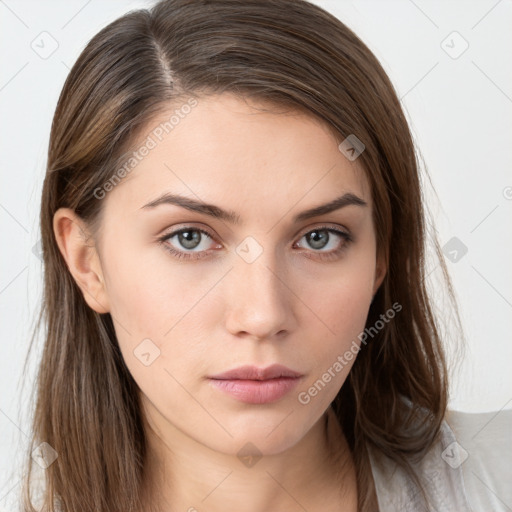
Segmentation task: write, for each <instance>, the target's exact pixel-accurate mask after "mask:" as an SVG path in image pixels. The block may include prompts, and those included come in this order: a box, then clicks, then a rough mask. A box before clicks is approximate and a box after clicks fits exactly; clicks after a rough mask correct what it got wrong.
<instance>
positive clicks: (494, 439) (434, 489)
mask: <svg viewBox="0 0 512 512" xmlns="http://www.w3.org/2000/svg"><path fill="white" fill-rule="evenodd" d="M370 461H371V465H372V472H373V477H374V481H375V488H376V492H377V499H378V502H379V512H420V511H421V512H425V508H424V507H422V506H421V501H420V497H421V495H420V494H419V491H418V490H417V488H416V487H415V485H414V484H413V481H412V479H411V478H410V477H409V476H407V475H406V474H405V473H404V471H403V470H401V468H399V467H398V466H397V465H396V464H395V463H394V462H392V461H391V460H390V459H388V458H387V457H383V456H381V455H380V454H377V453H375V452H374V451H373V450H372V449H370ZM415 467H417V468H419V471H418V473H419V475H420V477H421V481H422V483H423V485H424V486H425V487H426V491H427V494H428V497H429V500H430V504H429V508H428V511H429V512H430V511H432V512H434V511H435V512H512V410H502V411H497V412H491V413H476V414H473V413H465V412H458V411H448V412H447V414H446V417H445V421H443V424H442V428H441V436H440V439H439V441H438V442H437V443H436V444H435V445H434V446H432V448H431V450H430V451H429V452H428V453H427V455H426V456H425V457H424V458H423V459H422V460H421V461H420V462H419V463H418V464H417V465H416V466H415Z"/></svg>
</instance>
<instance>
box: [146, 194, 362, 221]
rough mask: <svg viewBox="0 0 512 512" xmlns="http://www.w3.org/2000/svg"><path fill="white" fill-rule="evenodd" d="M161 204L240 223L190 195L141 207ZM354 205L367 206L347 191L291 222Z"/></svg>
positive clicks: (160, 199)
mask: <svg viewBox="0 0 512 512" xmlns="http://www.w3.org/2000/svg"><path fill="white" fill-rule="evenodd" d="M162 204H171V205H175V206H180V207H182V208H185V209H187V210H190V211H193V212H198V213H201V214H203V215H209V216H210V217H214V218H216V219H220V220H224V221H226V222H230V223H231V224H240V215H238V214H237V213H236V212H234V211H232V210H223V209H222V208H220V207H219V206H216V205H214V204H208V203H204V202H202V201H198V200H196V199H192V198H190V197H185V196H180V195H177V194H171V193H165V194H163V195H162V196H160V197H158V198H157V199H155V200H153V201H151V202H149V203H147V204H145V205H144V206H142V207H141V210H142V209H150V210H151V209H153V208H156V207H157V206H160V205H162ZM349 205H355V206H363V207H364V206H367V203H366V201H364V200H363V199H361V198H360V197H358V196H356V195H355V194H353V193H351V192H347V193H346V194H343V195H342V196H340V197H337V198H336V199H333V200H332V201H329V202H328V203H326V204H322V205H320V206H315V207H314V208H310V209H309V210H304V211H303V212H301V213H299V214H297V215H296V216H295V217H294V218H293V222H295V223H296V222H301V221H304V220H307V219H310V218H313V217H318V216H320V215H325V214H327V213H331V212H334V211H336V210H339V209H340V208H344V207H345V206H349Z"/></svg>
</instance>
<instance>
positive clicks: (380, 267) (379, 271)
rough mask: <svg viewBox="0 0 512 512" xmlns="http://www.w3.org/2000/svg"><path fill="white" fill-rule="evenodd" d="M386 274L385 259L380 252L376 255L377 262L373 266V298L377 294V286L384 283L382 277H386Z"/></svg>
mask: <svg viewBox="0 0 512 512" xmlns="http://www.w3.org/2000/svg"><path fill="white" fill-rule="evenodd" d="M386 272H387V264H386V258H385V257H384V255H383V254H382V252H381V251H379V253H378V254H377V262H376V265H375V280H374V283H373V296H375V294H376V293H377V290H378V289H379V286H380V285H381V284H382V281H384V277H386Z"/></svg>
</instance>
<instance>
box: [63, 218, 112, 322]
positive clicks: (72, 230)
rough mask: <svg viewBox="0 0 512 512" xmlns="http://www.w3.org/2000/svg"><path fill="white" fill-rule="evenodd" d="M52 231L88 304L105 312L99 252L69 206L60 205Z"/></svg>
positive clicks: (106, 300)
mask: <svg viewBox="0 0 512 512" xmlns="http://www.w3.org/2000/svg"><path fill="white" fill-rule="evenodd" d="M53 231H54V234H55V238H56V240H57V245H58V246H59V250H60V252H61V254H62V256H63V258H64V260H65V261H66V264H67V267H68V269H69V272H70V273H71V275H72V277H73V279H74V280H75V281H76V283H77V285H78V286H79V287H80V289H81V290H82V294H83V296H84V299H85V301H86V302H87V304H88V305H89V307H90V308H91V309H93V310H94V311H96V312H97V313H108V312H109V311H110V307H109V303H108V296H107V293H106V289H105V283H104V279H103V272H102V269H101V264H100V260H99V255H98V252H97V250H96V247H95V245H94V240H93V238H92V237H91V236H90V233H89V232H88V229H87V225H86V224H85V223H84V222H83V221H82V219H80V217H79V216H78V215H77V214H76V213H75V212H74V211H73V210H71V209H70V208H59V209H58V210H57V211H56V212H55V215H54V216H53Z"/></svg>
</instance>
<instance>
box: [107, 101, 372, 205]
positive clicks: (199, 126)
mask: <svg viewBox="0 0 512 512" xmlns="http://www.w3.org/2000/svg"><path fill="white" fill-rule="evenodd" d="M191 104H193V105H194V106H192V107H190V105H189V106H188V107H187V108H185V106H186V105H188V104H187V102H186V100H184V101H183V103H181V104H180V103H174V104H173V105H172V107H170V108H169V109H165V110H162V111H161V112H160V113H159V114H158V115H157V116H155V117H153V119H151V121H149V122H148V123H147V124H146V125H145V126H144V128H143V129H142V130H140V133H139V136H138V137H137V139H136V141H135V143H134V144H133V145H132V151H135V152H137V153H138V156H137V159H136V164H134V165H133V166H132V168H131V169H130V170H129V172H128V173H126V176H125V177H123V178H122V180H121V182H120V183H119V185H117V186H116V187H115V189H114V190H113V191H112V192H110V193H109V195H108V199H109V200H110V201H111V200H114V198H116V199H115V201H116V202H125V203H126V202H129V204H130V205H131V207H133V208H140V207H142V205H143V204H145V203H147V202H148V201H149V200H151V199H154V198H156V197H157V196H159V195H161V194H162V193H163V192H166V191H174V192H176V193H182V194H186V195H188V196H191V197H194V196H196V197H198V198H202V199H213V198H219V199H222V200H226V199H227V198H228V197H229V198H230V200H231V201H232V205H233V209H237V205H239V206H242V205H243V204H252V203H257V202H258V201H259V202H260V206H265V202H266V203H268V202H273V203H275V202H276V201H278V202H279V203H280V204H281V205H282V206H283V207H284V206H285V205H288V207H290V206H291V205H292V204H293V203H297V202H298V201H300V202H301V204H302V206H305V205H309V204H312V203H316V202H318V201H319V200H323V199H326V200H329V199H332V198H333V197H335V196H337V195H340V194H339V193H343V192H352V193H356V194H357V195H358V196H360V197H362V198H363V199H365V200H366V201H367V202H370V200H371V197H370V195H371V194H370V190H369V188H368V181H367V178H366V176H365V172H364V169H363V168H362V167H361V166H360V165H359V163H358V161H357V160H356V161H349V160H348V159H347V158H346V157H345V156H344V155H343V154H342V153H341V152H340V151H339V149H338V145H339V143H340V142H341V140H342V139H341V138H339V139H338V138H337V137H336V136H335V134H334V132H333V131H332V130H330V129H329V128H328V127H327V125H326V124H325V123H324V122H322V121H321V120H319V119H318V118H316V117H314V116H313V115H308V114H307V113H306V112H304V111H298V110H292V109H290V108H284V107H277V106H272V105H269V104H264V103H257V102H255V101H253V100H251V101H248V100H242V99H239V98H236V97H235V96H232V95H229V94H224V95H217V96H209V97H204V98H198V99H197V100H196V102H195V104H194V103H191ZM144 148H146V149H145V150H144ZM142 153H144V155H143V156H142ZM338 192H339V193H338ZM267 206H275V204H272V205H271V204H267Z"/></svg>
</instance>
